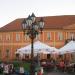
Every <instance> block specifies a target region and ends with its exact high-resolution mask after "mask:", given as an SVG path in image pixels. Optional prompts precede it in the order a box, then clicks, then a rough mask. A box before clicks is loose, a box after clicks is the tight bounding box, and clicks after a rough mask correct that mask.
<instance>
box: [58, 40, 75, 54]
mask: <svg viewBox="0 0 75 75" xmlns="http://www.w3.org/2000/svg"><path fill="white" fill-rule="evenodd" d="M72 52H75V41H70V42H69V43H67V44H66V45H65V46H63V47H62V48H60V49H59V53H60V54H65V53H72Z"/></svg>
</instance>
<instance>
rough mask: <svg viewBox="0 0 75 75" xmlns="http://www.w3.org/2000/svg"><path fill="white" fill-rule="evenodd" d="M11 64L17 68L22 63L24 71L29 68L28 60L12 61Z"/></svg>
mask: <svg viewBox="0 0 75 75" xmlns="http://www.w3.org/2000/svg"><path fill="white" fill-rule="evenodd" d="M13 65H14V67H15V69H18V68H19V67H20V66H21V65H23V67H24V69H25V70H26V71H29V70H30V63H28V62H19V61H15V62H13Z"/></svg>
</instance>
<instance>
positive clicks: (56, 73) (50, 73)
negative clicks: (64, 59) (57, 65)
mask: <svg viewBox="0 0 75 75" xmlns="http://www.w3.org/2000/svg"><path fill="white" fill-rule="evenodd" d="M47 75H75V73H66V72H65V73H64V72H49V73H48V74H47Z"/></svg>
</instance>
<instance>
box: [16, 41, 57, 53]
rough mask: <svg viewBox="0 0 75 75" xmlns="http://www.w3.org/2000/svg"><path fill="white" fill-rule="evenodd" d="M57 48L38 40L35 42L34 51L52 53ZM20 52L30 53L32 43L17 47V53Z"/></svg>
mask: <svg viewBox="0 0 75 75" xmlns="http://www.w3.org/2000/svg"><path fill="white" fill-rule="evenodd" d="M55 49H56V48H55V47H50V46H48V45H46V44H44V43H42V42H40V41H36V42H34V43H33V50H34V53H46V54H48V53H51V52H53V51H54V50H55ZM19 52H22V53H24V54H30V53H31V44H29V45H27V46H25V47H22V48H20V49H17V52H16V53H19Z"/></svg>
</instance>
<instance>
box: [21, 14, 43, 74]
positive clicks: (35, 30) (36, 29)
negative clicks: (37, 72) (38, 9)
mask: <svg viewBox="0 0 75 75" xmlns="http://www.w3.org/2000/svg"><path fill="white" fill-rule="evenodd" d="M43 28H44V21H43V18H40V20H39V21H36V17H35V15H34V13H32V15H31V16H30V15H29V16H28V18H26V19H24V20H23V22H22V29H23V32H24V35H28V36H29V38H30V39H31V69H30V75H34V69H35V66H34V48H33V43H34V39H35V38H36V36H37V35H38V34H39V33H41V34H42V30H43Z"/></svg>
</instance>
